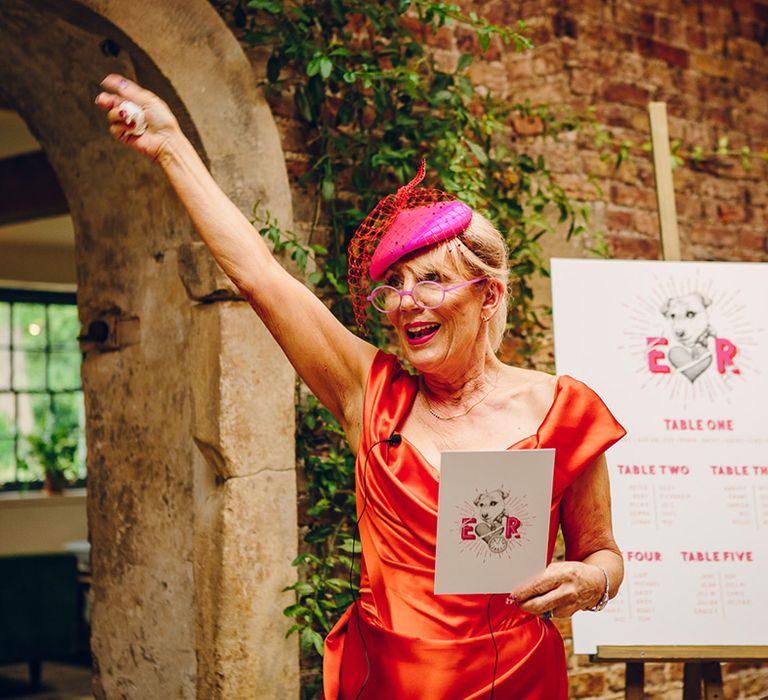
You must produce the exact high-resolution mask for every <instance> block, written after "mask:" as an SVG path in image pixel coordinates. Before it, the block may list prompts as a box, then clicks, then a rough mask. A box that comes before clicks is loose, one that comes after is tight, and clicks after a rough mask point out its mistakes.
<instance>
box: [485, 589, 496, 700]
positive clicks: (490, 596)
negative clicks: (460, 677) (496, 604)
mask: <svg viewBox="0 0 768 700" xmlns="http://www.w3.org/2000/svg"><path fill="white" fill-rule="evenodd" d="M492 599H493V594H491V595H489V596H488V609H487V611H486V612H487V614H488V631H489V632H490V633H491V641H492V642H493V652H494V658H493V675H492V676H491V695H490V698H489V700H493V693H494V691H495V690H496V670H497V669H498V666H499V647H498V645H497V644H496V637H495V635H494V634H493V625H492V624H491V600H492Z"/></svg>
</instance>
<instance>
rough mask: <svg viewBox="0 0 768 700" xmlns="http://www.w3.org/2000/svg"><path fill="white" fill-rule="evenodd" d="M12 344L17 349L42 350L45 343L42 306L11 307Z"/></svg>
mask: <svg viewBox="0 0 768 700" xmlns="http://www.w3.org/2000/svg"><path fill="white" fill-rule="evenodd" d="M13 342H14V345H15V346H16V347H19V348H44V347H45V345H46V342H47V338H46V324H45V305H44V304H14V305H13Z"/></svg>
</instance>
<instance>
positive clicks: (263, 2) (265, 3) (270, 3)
mask: <svg viewBox="0 0 768 700" xmlns="http://www.w3.org/2000/svg"><path fill="white" fill-rule="evenodd" d="M248 7H250V8H251V9H252V10H264V11H265V12H269V13H271V14H273V15H277V14H279V13H281V12H282V11H283V4H282V3H281V2H279V0H249V2H248Z"/></svg>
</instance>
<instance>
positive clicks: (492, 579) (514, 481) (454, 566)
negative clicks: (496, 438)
mask: <svg viewBox="0 0 768 700" xmlns="http://www.w3.org/2000/svg"><path fill="white" fill-rule="evenodd" d="M554 466H555V451H554V450H553V449H546V450H499V451H483V452H443V453H442V455H441V461H440V491H439V495H438V511H437V553H436V557H435V593H436V594H448V593H460V594H463V593H509V591H511V590H512V589H513V588H514V587H515V586H517V585H518V584H520V583H523V582H524V581H527V580H529V579H531V578H532V577H533V576H535V575H536V574H538V573H540V572H541V571H543V570H544V568H545V567H546V565H547V544H548V539H549V514H550V506H551V502H552V478H553V475H554Z"/></svg>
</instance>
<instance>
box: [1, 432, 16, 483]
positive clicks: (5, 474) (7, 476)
mask: <svg viewBox="0 0 768 700" xmlns="http://www.w3.org/2000/svg"><path fill="white" fill-rule="evenodd" d="M15 480H16V457H15V455H14V453H13V440H3V439H0V484H6V483H8V482H9V481H15Z"/></svg>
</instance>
